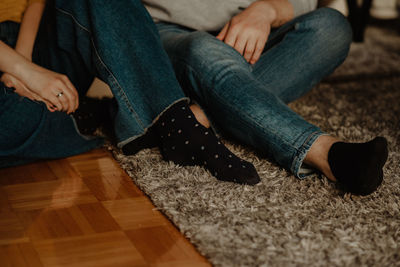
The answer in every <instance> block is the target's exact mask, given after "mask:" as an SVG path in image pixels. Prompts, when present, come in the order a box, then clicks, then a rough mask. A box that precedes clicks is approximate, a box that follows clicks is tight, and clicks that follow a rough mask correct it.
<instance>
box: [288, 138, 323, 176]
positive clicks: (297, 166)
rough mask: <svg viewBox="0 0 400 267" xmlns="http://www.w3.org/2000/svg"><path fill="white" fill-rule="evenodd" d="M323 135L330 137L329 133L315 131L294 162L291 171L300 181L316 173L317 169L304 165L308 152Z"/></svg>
mask: <svg viewBox="0 0 400 267" xmlns="http://www.w3.org/2000/svg"><path fill="white" fill-rule="evenodd" d="M323 135H328V134H327V133H324V132H321V131H314V132H312V133H311V134H310V135H309V136H308V137H307V139H306V141H305V142H304V143H303V145H302V146H301V148H300V149H299V152H298V153H297V155H296V157H295V158H294V160H293V163H292V166H291V171H292V173H293V174H294V175H295V176H296V177H297V178H299V179H304V178H306V177H307V176H310V175H311V174H313V173H315V169H314V168H312V167H309V166H307V165H306V164H304V163H303V161H304V159H305V157H306V156H307V153H308V151H309V150H310V148H311V146H312V145H313V144H314V142H315V141H316V140H317V139H318V138H319V137H320V136H323Z"/></svg>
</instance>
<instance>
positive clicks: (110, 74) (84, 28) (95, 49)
mask: <svg viewBox="0 0 400 267" xmlns="http://www.w3.org/2000/svg"><path fill="white" fill-rule="evenodd" d="M56 9H57V10H58V11H59V12H61V13H64V14H65V15H67V16H70V17H71V18H72V19H73V20H74V22H75V23H76V25H77V26H78V27H80V28H81V29H82V30H84V31H86V32H87V33H88V34H89V36H90V42H91V43H92V46H93V48H94V51H95V53H96V57H97V59H98V60H99V62H100V64H101V65H102V66H103V67H104V68H105V70H106V71H107V72H108V74H109V76H110V77H112V79H113V80H114V84H115V85H116V86H117V87H119V89H120V90H119V91H120V92H122V94H123V98H124V100H125V101H126V103H127V104H128V106H129V109H130V110H131V112H132V113H133V115H134V117H135V120H136V121H137V122H138V124H139V125H140V127H142V129H143V130H145V128H146V127H145V126H144V124H143V122H142V121H141V120H140V118H139V116H138V115H137V113H136V111H135V109H134V108H133V107H132V104H131V103H130V102H129V99H128V97H127V96H126V94H125V91H124V90H123V89H122V86H121V85H120V84H119V82H118V80H117V78H115V76H114V75H113V74H112V72H111V71H110V70H109V68H108V67H107V65H106V64H105V63H104V62H103V60H102V59H101V57H100V55H99V53H98V51H97V48H96V46H95V44H94V41H93V37H92V34H91V32H90V31H89V30H88V29H87V28H86V27H84V26H83V25H82V24H80V23H79V22H78V21H77V20H76V18H75V17H74V15H73V14H71V13H69V12H67V11H65V10H62V9H59V8H57V7H56Z"/></svg>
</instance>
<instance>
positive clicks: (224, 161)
mask: <svg viewBox="0 0 400 267" xmlns="http://www.w3.org/2000/svg"><path fill="white" fill-rule="evenodd" d="M155 126H156V131H157V132H158V134H159V136H160V140H161V145H160V150H161V154H162V156H163V158H164V159H165V160H167V161H173V162H174V163H176V164H179V165H182V166H193V165H199V166H203V167H204V168H206V169H207V170H208V171H210V172H211V174H212V175H214V176H215V177H216V178H217V179H218V180H221V181H231V182H236V183H240V184H250V185H254V184H257V183H258V182H259V181H260V178H259V176H258V174H257V171H256V170H255V168H254V166H253V165H252V164H251V163H249V162H247V161H244V160H241V159H240V158H238V157H236V156H235V155H234V154H232V153H231V152H230V151H229V150H228V148H226V147H225V145H224V144H222V143H221V142H220V141H219V140H218V138H217V137H216V136H215V134H214V133H213V132H212V130H211V129H207V128H205V127H204V126H202V125H201V124H200V123H199V122H198V121H197V120H196V118H195V116H194V114H193V113H192V111H191V110H190V107H189V105H188V104H187V103H186V102H183V101H182V102H179V103H177V104H175V105H173V106H172V107H171V108H169V109H168V110H167V111H166V112H165V113H164V114H163V115H162V116H161V117H160V119H159V120H158V121H157V123H156V125H155Z"/></svg>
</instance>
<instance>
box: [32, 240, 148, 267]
mask: <svg viewBox="0 0 400 267" xmlns="http://www.w3.org/2000/svg"><path fill="white" fill-rule="evenodd" d="M34 244H35V248H36V250H37V251H38V253H39V256H40V259H41V260H42V262H43V264H44V266H68V267H74V266H80V267H81V266H85V267H89V266H93V267H101V266H107V267H109V266H147V264H146V262H145V260H144V259H143V257H142V256H141V254H140V253H139V252H138V251H137V250H136V248H135V247H134V246H133V244H132V243H131V242H130V240H129V239H128V238H127V237H126V236H125V234H124V233H123V232H108V233H102V234H95V235H90V236H82V237H70V238H63V239H57V240H46V241H40V242H35V243H34Z"/></svg>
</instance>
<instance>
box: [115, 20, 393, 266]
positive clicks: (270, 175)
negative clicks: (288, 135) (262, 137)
mask: <svg viewBox="0 0 400 267" xmlns="http://www.w3.org/2000/svg"><path fill="white" fill-rule="evenodd" d="M290 106H291V107H292V108H293V109H294V110H296V111H297V112H298V113H299V114H301V115H302V116H304V117H305V118H306V119H308V120H309V121H311V122H312V123H314V124H316V125H319V126H320V127H321V128H322V129H324V130H325V131H327V132H330V133H332V134H334V135H336V136H339V137H341V138H343V139H345V140H349V141H367V140H369V139H371V138H373V137H374V136H376V135H382V136H385V137H386V138H387V139H388V142H389V146H390V148H389V150H390V154H389V159H388V162H387V164H386V165H385V168H384V175H385V180H384V182H383V185H382V186H381V187H380V188H379V190H378V191H377V192H375V193H373V194H372V195H370V196H367V197H357V196H352V195H350V194H345V195H344V194H342V193H341V192H340V191H338V189H336V187H335V185H334V184H333V183H330V182H328V180H327V179H326V178H325V177H321V176H319V175H313V176H311V177H309V178H308V179H305V180H298V179H296V178H295V177H294V176H293V175H291V174H290V173H288V172H287V171H285V170H284V169H282V168H280V167H279V166H277V165H276V164H275V163H274V162H271V161H270V160H268V159H265V158H261V157H259V156H258V155H256V154H255V153H254V152H253V151H252V150H251V149H250V148H247V147H243V146H240V145H238V144H234V143H232V142H230V141H226V142H225V143H226V144H227V145H228V147H229V148H230V149H232V150H233V151H234V152H235V153H236V154H238V155H239V156H241V157H243V158H245V159H246V160H249V161H250V162H252V163H253V164H254V165H255V166H256V168H257V170H258V172H259V174H260V176H261V179H262V182H261V183H260V184H259V185H257V186H255V187H251V186H242V185H235V184H233V183H224V182H218V181H217V180H216V179H214V178H213V177H212V176H210V175H209V174H208V173H207V172H206V171H204V170H203V169H201V168H198V167H184V168H183V167H179V166H176V165H174V164H172V163H167V162H164V161H162V159H161V156H160V154H159V152H158V150H156V149H154V150H149V149H148V150H144V151H142V152H140V153H138V154H137V155H134V156H129V157H126V156H123V155H121V154H119V153H118V152H116V153H115V156H116V158H117V159H118V160H119V162H120V163H121V166H122V167H123V168H124V169H125V170H126V171H127V172H128V174H129V175H130V176H131V177H132V179H133V180H134V181H135V183H136V184H137V185H139V187H140V188H141V189H142V190H143V191H144V192H145V193H146V194H148V195H149V196H150V198H151V199H152V201H153V202H154V204H155V205H156V206H157V207H158V208H159V209H160V210H161V211H162V212H163V213H165V214H166V216H168V217H169V218H170V219H171V221H172V222H173V223H174V224H175V225H176V226H177V227H178V228H179V229H180V231H181V232H182V233H183V234H184V235H185V236H186V237H187V238H188V239H189V240H190V241H191V242H192V243H193V244H194V245H195V246H196V247H197V249H198V250H199V251H200V253H202V254H203V255H205V257H207V258H208V259H209V261H210V262H211V263H212V264H213V265H215V266H356V265H357V266H358V265H364V266H374V265H375V266H394V265H397V266H400V213H399V205H400V176H399V174H400V166H399V164H400V153H399V152H400V151H399V150H400V135H399V130H400V127H399V126H400V125H399V122H400V37H399V36H397V35H396V34H395V33H393V32H390V31H387V30H382V29H379V28H374V27H371V28H368V30H367V33H366V41H365V43H363V44H353V45H352V48H351V52H350V55H349V58H348V59H347V60H346V62H345V63H344V64H343V65H342V66H341V67H340V68H339V69H338V70H337V71H336V72H335V73H334V74H333V75H331V76H330V77H328V78H327V79H326V80H325V81H323V82H322V83H321V84H320V85H318V86H317V88H314V89H313V90H312V91H311V92H310V93H309V94H308V95H306V96H305V97H303V98H301V99H300V100H298V101H296V102H295V103H292V104H291V105H290Z"/></svg>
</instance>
